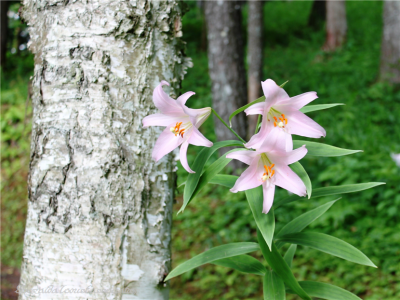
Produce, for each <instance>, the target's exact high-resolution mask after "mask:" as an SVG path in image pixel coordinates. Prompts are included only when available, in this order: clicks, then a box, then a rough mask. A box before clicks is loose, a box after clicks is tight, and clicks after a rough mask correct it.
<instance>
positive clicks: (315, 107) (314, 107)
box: [300, 103, 344, 114]
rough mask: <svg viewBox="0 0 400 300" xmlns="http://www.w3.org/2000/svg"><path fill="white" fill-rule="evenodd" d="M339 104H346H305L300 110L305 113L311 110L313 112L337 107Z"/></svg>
mask: <svg viewBox="0 0 400 300" xmlns="http://www.w3.org/2000/svg"><path fill="white" fill-rule="evenodd" d="M338 105H344V103H331V104H317V105H307V106H304V107H303V108H301V109H300V111H301V112H302V113H303V114H306V113H309V112H312V111H317V110H322V109H328V108H331V107H335V106H338Z"/></svg>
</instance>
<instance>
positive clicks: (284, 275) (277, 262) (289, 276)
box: [257, 230, 311, 300]
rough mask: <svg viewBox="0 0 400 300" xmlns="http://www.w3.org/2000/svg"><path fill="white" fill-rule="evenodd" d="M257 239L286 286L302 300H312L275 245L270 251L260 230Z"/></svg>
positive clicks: (269, 262) (267, 259) (265, 255)
mask: <svg viewBox="0 0 400 300" xmlns="http://www.w3.org/2000/svg"><path fill="white" fill-rule="evenodd" d="M257 239H258V243H259V244H260V248H261V252H262V254H263V256H264V258H265V260H266V261H267V262H268V264H269V266H270V267H271V268H272V270H274V271H275V272H276V274H277V275H278V276H279V277H280V278H281V279H282V280H283V282H284V283H285V284H286V286H287V287H288V288H290V289H291V290H292V291H294V292H295V294H297V295H299V296H300V297H301V298H302V299H304V300H311V298H310V296H308V295H307V293H306V292H305V291H304V290H303V289H302V287H301V286H300V285H299V283H298V282H297V280H296V278H295V277H294V275H293V273H292V271H291V270H290V268H289V266H288V265H287V263H286V262H285V260H284V259H283V258H282V256H281V255H280V254H279V252H278V249H277V248H276V247H275V244H272V251H270V249H269V248H268V245H267V243H266V242H265V240H264V237H263V236H262V234H261V233H260V231H259V230H257Z"/></svg>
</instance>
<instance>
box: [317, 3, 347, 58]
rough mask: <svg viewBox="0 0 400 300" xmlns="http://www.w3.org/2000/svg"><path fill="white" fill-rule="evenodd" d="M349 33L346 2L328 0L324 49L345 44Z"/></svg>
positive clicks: (329, 49) (331, 48)
mask: <svg viewBox="0 0 400 300" xmlns="http://www.w3.org/2000/svg"><path fill="white" fill-rule="evenodd" d="M346 33H347V19H346V2H345V1H341V0H326V41H325V45H324V47H323V48H324V50H326V51H332V50H335V49H337V48H339V47H340V46H342V45H343V43H344V41H345V39H346Z"/></svg>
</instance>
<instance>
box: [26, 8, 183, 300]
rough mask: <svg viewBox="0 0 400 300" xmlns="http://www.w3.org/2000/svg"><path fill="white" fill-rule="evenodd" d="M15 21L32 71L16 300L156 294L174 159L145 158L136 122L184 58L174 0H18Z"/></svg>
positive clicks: (160, 295)
mask: <svg viewBox="0 0 400 300" xmlns="http://www.w3.org/2000/svg"><path fill="white" fill-rule="evenodd" d="M23 17H24V19H25V20H26V21H27V22H28V25H29V26H30V36H31V44H30V49H31V50H32V51H33V53H34V54H35V70H34V79H33V106H34V113H33V126H32V142H31V162H30V176H29V182H28V186H29V205H28V219H27V224H26V232H25V240H24V255H23V264H22V274H21V281H20V286H19V291H20V298H19V299H168V286H167V285H166V284H164V283H163V279H164V276H165V275H166V274H167V273H168V271H169V270H170V240H171V236H170V228H171V210H172V201H173V196H174V181H175V169H176V166H175V163H174V160H173V154H171V155H168V156H167V157H165V158H164V159H162V160H161V161H160V162H159V163H155V162H154V161H153V160H152V159H151V148H152V147H153V145H154V142H155V140H156V138H157V137H158V135H159V134H160V132H161V129H153V128H152V129H142V124H141V121H142V119H143V117H145V116H146V115H148V114H150V113H154V112H155V107H154V105H153V102H152V91H153V89H154V87H155V86H156V85H157V84H158V83H159V82H160V80H162V79H165V80H168V81H169V82H171V83H172V87H173V88H172V90H171V92H172V94H173V95H176V94H177V92H178V89H179V85H180V81H181V79H182V78H183V74H184V73H185V71H184V70H185V68H186V66H187V65H188V64H190V61H189V60H188V59H186V58H184V56H183V50H182V49H183V46H182V44H183V43H182V42H181V40H180V37H181V35H182V32H181V9H180V6H179V3H178V1H163V2H160V1H145V0H138V1H123V0H120V1H115V0H87V1H79V0H78V1H68V0H67V1H65V0H62V1H61V0H41V1H35V0H25V1H24V10H23ZM49 287H50V291H51V290H52V291H53V292H50V293H40V294H39V296H38V291H46V290H47V291H48V290H49ZM35 289H36V290H35Z"/></svg>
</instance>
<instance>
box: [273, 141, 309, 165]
mask: <svg viewBox="0 0 400 300" xmlns="http://www.w3.org/2000/svg"><path fill="white" fill-rule="evenodd" d="M306 154H307V148H306V146H305V145H303V146H301V147H300V148H297V149H296V150H293V151H289V152H280V151H279V152H278V151H272V152H270V153H268V157H269V158H270V159H271V160H272V161H273V162H275V163H277V164H279V165H290V164H293V163H295V162H296V161H299V160H300V159H302V158H303V157H304V156H306Z"/></svg>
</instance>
